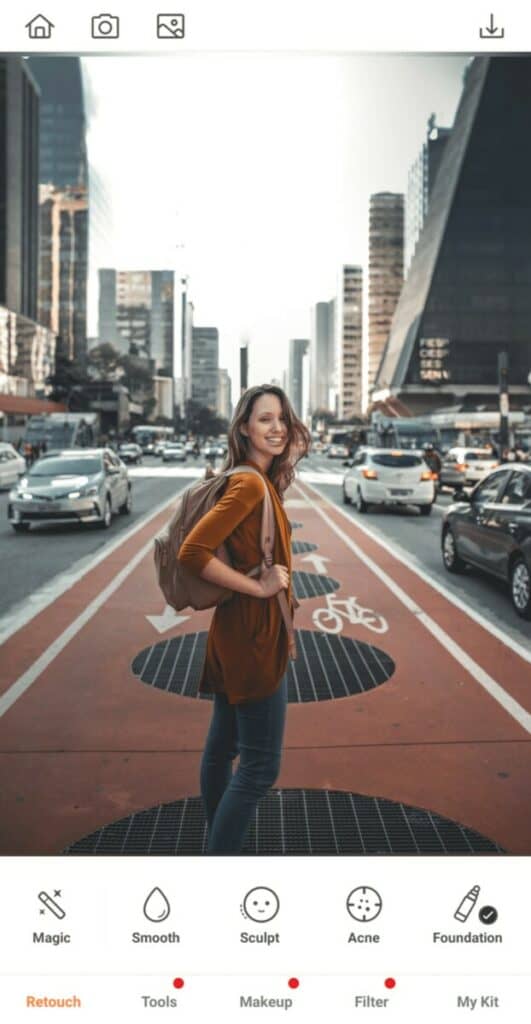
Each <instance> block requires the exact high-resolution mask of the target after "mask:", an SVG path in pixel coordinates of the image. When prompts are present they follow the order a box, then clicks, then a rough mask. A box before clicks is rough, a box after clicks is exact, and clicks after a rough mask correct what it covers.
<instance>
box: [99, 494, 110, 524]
mask: <svg viewBox="0 0 531 1024" xmlns="http://www.w3.org/2000/svg"><path fill="white" fill-rule="evenodd" d="M111 522H112V506H111V499H110V498H109V496H108V495H107V497H106V499H105V508H104V510H103V516H102V517H101V519H100V526H101V529H102V530H108V529H109V526H110V525H111Z"/></svg>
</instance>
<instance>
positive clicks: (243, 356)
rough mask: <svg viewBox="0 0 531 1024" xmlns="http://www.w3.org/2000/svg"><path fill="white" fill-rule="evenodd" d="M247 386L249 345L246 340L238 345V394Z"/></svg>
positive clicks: (241, 393) (245, 389)
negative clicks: (243, 343)
mask: <svg viewBox="0 0 531 1024" xmlns="http://www.w3.org/2000/svg"><path fill="white" fill-rule="evenodd" d="M248 387H249V347H248V345H247V342H246V343H245V345H241V346H240V395H243V393H244V391H247V388H248Z"/></svg>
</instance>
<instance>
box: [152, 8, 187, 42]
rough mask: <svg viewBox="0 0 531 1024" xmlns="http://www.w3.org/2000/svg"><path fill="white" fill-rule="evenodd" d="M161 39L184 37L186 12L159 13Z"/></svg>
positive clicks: (158, 31) (158, 21) (158, 30)
mask: <svg viewBox="0 0 531 1024" xmlns="http://www.w3.org/2000/svg"><path fill="white" fill-rule="evenodd" d="M157 37H158V38H159V39H184V14H157Z"/></svg>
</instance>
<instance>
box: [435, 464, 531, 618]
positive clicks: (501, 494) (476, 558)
mask: <svg viewBox="0 0 531 1024" xmlns="http://www.w3.org/2000/svg"><path fill="white" fill-rule="evenodd" d="M442 557H443V562H444V565H445V567H446V569H447V570H448V572H460V571H461V570H462V569H464V567H465V565H466V564H467V563H469V564H470V565H475V566H477V567H478V568H480V569H484V570H486V572H489V573H491V574H492V575H493V576H498V577H499V578H500V579H503V580H506V582H507V583H508V584H509V587H510V592H511V599H512V602H513V606H514V609H515V611H516V612H517V613H518V615H520V616H521V617H522V618H523V619H530V618H531V466H527V465H516V466H515V465H511V466H509V465H504V466H500V468H499V469H497V470H496V471H495V472H494V473H490V474H489V475H488V476H487V477H485V479H484V480H482V481H481V482H480V483H479V484H477V485H476V487H475V488H474V490H473V491H472V492H471V493H470V495H469V496H467V495H466V494H463V495H461V496H460V497H459V500H458V502H457V503H456V504H455V505H450V507H449V509H448V511H447V512H446V515H445V516H444V519H443V524H442Z"/></svg>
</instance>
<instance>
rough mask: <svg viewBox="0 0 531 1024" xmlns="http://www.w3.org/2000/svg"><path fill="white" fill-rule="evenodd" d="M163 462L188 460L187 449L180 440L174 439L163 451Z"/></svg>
mask: <svg viewBox="0 0 531 1024" xmlns="http://www.w3.org/2000/svg"><path fill="white" fill-rule="evenodd" d="M162 461H163V462H186V449H185V447H184V444H181V443H180V441H172V442H170V443H169V444H167V445H165V447H164V448H163V451H162Z"/></svg>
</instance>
